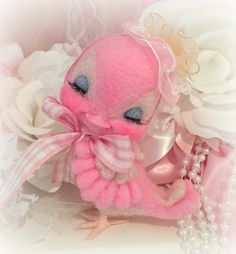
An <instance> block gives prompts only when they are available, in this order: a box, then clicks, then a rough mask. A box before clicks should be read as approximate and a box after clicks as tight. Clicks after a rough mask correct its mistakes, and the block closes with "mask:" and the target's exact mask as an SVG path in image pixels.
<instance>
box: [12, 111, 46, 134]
mask: <svg viewBox="0 0 236 254" xmlns="http://www.w3.org/2000/svg"><path fill="white" fill-rule="evenodd" d="M11 117H12V119H13V121H14V122H15V124H16V125H17V126H18V127H19V128H20V129H22V130H23V131H24V132H26V133H28V134H31V135H34V136H39V135H44V134H47V133H49V132H50V131H51V129H45V128H38V127H34V126H32V125H31V124H30V123H29V122H28V121H27V119H26V118H25V117H24V116H23V115H22V114H21V112H20V111H19V110H18V109H16V108H12V109H11Z"/></svg>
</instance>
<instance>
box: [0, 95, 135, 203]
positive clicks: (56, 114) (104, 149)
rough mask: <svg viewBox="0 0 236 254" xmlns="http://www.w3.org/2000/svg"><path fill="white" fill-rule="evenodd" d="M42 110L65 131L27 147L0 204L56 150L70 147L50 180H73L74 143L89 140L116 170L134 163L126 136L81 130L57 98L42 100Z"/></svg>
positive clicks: (6, 183) (4, 186) (1, 193)
mask: <svg viewBox="0 0 236 254" xmlns="http://www.w3.org/2000/svg"><path fill="white" fill-rule="evenodd" d="M42 109H43V111H44V112H45V113H46V114H47V115H48V116H49V117H50V118H52V119H54V120H56V121H58V122H60V123H62V124H63V125H65V126H66V127H67V129H68V132H62V133H57V134H51V135H48V136H45V137H43V138H40V139H38V140H37V141H36V142H34V143H33V144H32V145H31V146H29V147H28V148H27V149H26V151H25V153H24V154H23V155H22V156H21V157H20V158H19V160H18V161H17V162H16V164H15V165H14V166H13V168H12V169H11V170H10V171H9V174H8V176H7V177H6V179H4V181H3V184H2V186H1V188H0V206H2V205H3V204H4V203H5V202H6V201H7V200H8V199H9V197H10V195H12V194H13V193H14V192H16V191H17V190H18V189H19V188H20V187H21V186H22V184H23V183H24V182H25V181H27V180H28V179H29V178H30V177H31V176H32V175H33V173H34V172H35V171H36V170H37V169H39V168H40V167H41V166H42V165H43V164H44V163H45V162H46V161H47V160H49V159H50V158H51V157H53V156H54V155H56V154H58V153H59V152H61V151H63V150H65V149H69V151H67V152H66V153H65V154H64V155H63V156H62V157H61V158H60V159H59V160H58V161H57V162H56V164H55V168H54V171H53V176H52V180H53V181H59V182H63V181H68V182H73V181H74V176H73V172H72V171H71V168H70V161H71V159H73V156H74V145H75V144H77V143H78V142H80V141H81V140H83V139H84V138H87V139H88V142H89V144H90V148H91V151H92V152H93V153H94V155H95V156H96V157H97V158H98V159H99V160H100V161H101V162H102V163H103V164H104V165H106V166H107V167H109V168H110V169H112V170H113V171H115V172H120V173H124V172H128V171H129V170H130V169H131V168H132V167H133V163H134V153H133V151H132V147H131V141H130V138H129V136H125V135H122V136H121V135H114V134H109V135H102V136H99V135H95V134H93V133H90V131H89V130H87V131H83V130H82V128H81V127H82V124H83V123H81V122H80V121H79V119H78V118H77V117H76V115H75V114H74V113H72V112H71V111H70V110H68V109H67V108H66V107H64V106H63V105H62V104H60V103H59V102H58V101H57V100H56V99H54V98H52V97H47V98H46V99H45V100H44V101H43V107H42Z"/></svg>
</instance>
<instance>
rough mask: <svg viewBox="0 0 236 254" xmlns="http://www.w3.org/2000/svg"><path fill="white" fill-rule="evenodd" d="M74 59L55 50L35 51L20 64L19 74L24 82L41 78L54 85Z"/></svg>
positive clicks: (44, 82) (44, 81)
mask: <svg viewBox="0 0 236 254" xmlns="http://www.w3.org/2000/svg"><path fill="white" fill-rule="evenodd" d="M72 59H73V58H72V57H71V56H68V55H66V53H65V54H61V53H59V52H57V51H54V50H51V51H48V52H44V51H35V52H34V53H33V54H31V55H30V56H29V57H27V58H26V59H25V60H24V61H23V62H22V63H21V64H20V67H19V68H18V74H19V76H20V77H21V78H22V80H23V81H24V82H30V81H32V80H36V79H40V80H41V81H42V82H43V84H45V85H47V86H52V85H54V81H55V80H54V79H55V78H56V77H58V75H61V73H63V74H65V73H66V71H67V69H68V68H69V66H70V64H71V61H72ZM62 78H64V77H62Z"/></svg>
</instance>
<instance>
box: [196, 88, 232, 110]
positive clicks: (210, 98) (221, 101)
mask: <svg viewBox="0 0 236 254" xmlns="http://www.w3.org/2000/svg"><path fill="white" fill-rule="evenodd" d="M201 100H202V101H204V102H206V103H209V104H212V105H216V106H217V105H226V104H232V105H231V107H234V108H235V107H236V92H235V91H234V92H232V93H228V94H214V95H203V96H201Z"/></svg>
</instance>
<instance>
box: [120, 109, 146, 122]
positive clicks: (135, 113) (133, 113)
mask: <svg viewBox="0 0 236 254" xmlns="http://www.w3.org/2000/svg"><path fill="white" fill-rule="evenodd" d="M142 115H143V111H142V109H141V108H140V107H134V108H130V109H129V110H127V111H126V112H125V113H124V118H125V119H126V120H128V121H132V122H134V123H136V124H141V119H142Z"/></svg>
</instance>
